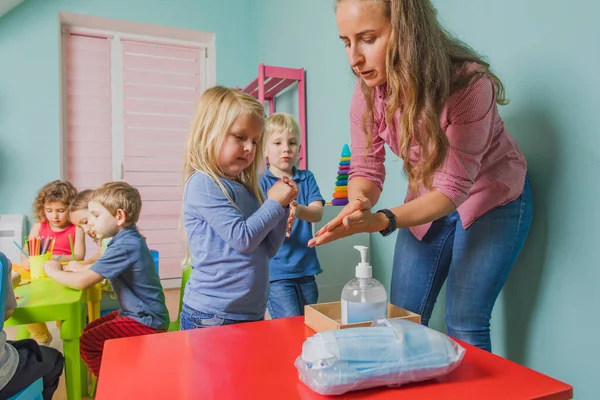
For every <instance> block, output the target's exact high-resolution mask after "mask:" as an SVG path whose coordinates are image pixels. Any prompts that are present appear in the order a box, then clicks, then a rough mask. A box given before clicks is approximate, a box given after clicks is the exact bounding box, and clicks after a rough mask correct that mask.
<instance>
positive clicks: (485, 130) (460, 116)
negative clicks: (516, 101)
mask: <svg viewBox="0 0 600 400" xmlns="http://www.w3.org/2000/svg"><path fill="white" fill-rule="evenodd" d="M385 105H386V90H385V85H382V86H378V87H376V88H375V104H374V124H373V130H372V144H371V147H370V148H369V149H368V150H367V151H366V153H365V146H366V137H365V134H364V132H363V130H362V116H363V114H364V112H365V111H366V102H365V100H364V98H363V95H362V92H361V90H360V83H357V85H356V88H355V90H354V96H353V98H352V104H351V107H350V136H351V140H352V146H351V148H352V159H351V164H350V165H351V168H350V176H349V179H353V178H356V177H364V178H367V179H369V180H370V181H371V182H373V183H374V184H375V185H377V186H378V187H379V189H382V188H383V182H384V180H385V167H384V164H383V163H384V161H385V147H384V144H385V143H387V144H388V146H389V147H390V149H391V150H392V151H393V152H394V153H395V154H396V155H399V154H398V135H397V134H395V132H393V131H392V130H391V129H390V128H388V126H387V124H386V122H385ZM395 124H396V126H400V111H398V112H397V114H396V116H395ZM440 124H441V127H442V131H444V132H445V134H446V136H447V137H448V142H449V145H450V147H449V149H448V155H447V157H446V160H445V162H444V164H443V165H442V166H441V167H440V168H439V169H438V171H436V172H435V174H434V176H433V188H434V190H437V191H439V192H441V193H443V194H445V195H446V196H447V197H448V198H449V199H450V200H451V201H452V203H453V204H454V205H455V206H456V208H457V210H458V213H459V214H460V219H461V221H462V224H463V227H464V228H465V229H466V228H468V227H469V226H470V225H471V224H472V223H473V222H475V220H476V219H477V218H479V217H481V216H482V215H483V214H485V213H486V212H488V211H490V210H492V209H494V208H496V207H499V206H502V205H504V204H506V203H508V202H510V201H512V200H515V199H516V198H517V197H519V196H520V195H521V192H522V191H523V185H524V183H525V175H526V173H527V162H526V160H525V157H524V156H523V154H522V153H521V151H520V150H519V148H518V146H517V144H516V142H515V140H514V139H513V138H512V137H511V136H510V134H509V133H508V131H507V130H506V128H505V127H504V122H503V121H502V119H501V118H500V115H499V114H498V107H497V106H496V95H495V91H494V85H493V83H492V81H491V80H490V79H489V78H488V77H487V76H483V77H481V78H480V79H477V80H476V81H474V82H473V83H471V84H470V85H469V86H468V87H466V88H464V89H462V90H459V91H456V92H455V93H453V94H452V96H451V97H450V99H449V100H448V102H447V104H446V106H445V107H444V109H443V110H442V114H441V118H440ZM419 153H420V152H419V146H418V145H416V146H413V148H412V149H411V152H410V158H411V163H414V162H416V161H417V160H419V157H420V155H419ZM365 154H366V155H365ZM427 192H429V190H428V189H427V188H425V187H423V186H422V187H421V190H420V194H424V193H427ZM417 197H419V194H418V193H416V192H415V191H412V190H410V188H409V189H408V192H407V194H406V197H405V200H404V201H405V202H408V201H411V200H413V199H415V198H417ZM430 226H431V222H429V223H426V224H423V225H419V226H413V227H411V228H410V230H411V232H412V233H413V234H414V235H415V237H416V238H418V239H419V240H421V239H423V237H424V236H425V234H426V233H427V231H428V230H429V227H430Z"/></svg>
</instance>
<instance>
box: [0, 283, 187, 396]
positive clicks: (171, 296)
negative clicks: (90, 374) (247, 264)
mask: <svg viewBox="0 0 600 400" xmlns="http://www.w3.org/2000/svg"><path fill="white" fill-rule="evenodd" d="M165 298H166V301H167V308H168V309H169V315H170V316H171V319H172V320H173V319H175V318H176V317H177V313H178V311H179V289H168V290H165ZM48 328H49V329H50V333H52V336H53V340H52V344H51V347H54V348H55V349H57V350H59V351H60V352H61V353H62V350H63V344H62V340H61V339H60V333H59V331H58V328H57V326H56V324H55V323H53V322H48ZM5 330H6V335H7V337H8V339H11V340H14V339H15V335H16V332H17V329H16V328H15V327H6V328H5ZM66 399H67V393H66V390H65V376H64V374H63V375H62V376H61V378H60V384H59V386H58V389H57V390H56V392H55V393H54V397H53V400H66Z"/></svg>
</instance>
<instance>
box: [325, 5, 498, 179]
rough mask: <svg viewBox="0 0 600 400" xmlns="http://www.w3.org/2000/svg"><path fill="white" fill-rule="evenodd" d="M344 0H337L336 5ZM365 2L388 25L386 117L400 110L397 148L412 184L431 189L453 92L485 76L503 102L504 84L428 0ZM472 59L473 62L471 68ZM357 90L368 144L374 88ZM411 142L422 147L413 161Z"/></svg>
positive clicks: (441, 159)
mask: <svg viewBox="0 0 600 400" xmlns="http://www.w3.org/2000/svg"><path fill="white" fill-rule="evenodd" d="M343 1H345V0H335V8H336V9H337V6H338V5H339V4H340V3H341V2H343ZM363 2H364V3H365V4H366V3H367V2H369V3H373V4H376V5H379V6H380V7H379V8H380V9H381V10H382V12H383V13H384V15H385V16H386V17H387V18H388V19H389V21H390V25H391V35H390V40H389V44H388V48H387V57H386V71H387V74H386V75H387V77H386V78H387V82H386V83H387V87H386V95H387V104H386V108H385V121H386V123H387V125H388V126H390V127H395V125H396V124H395V121H394V116H395V115H396V114H397V112H398V110H402V113H401V115H400V121H399V122H400V126H399V127H395V129H392V131H393V132H396V134H397V135H399V138H398V139H399V140H398V149H396V150H397V152H398V154H399V155H400V156H401V157H402V158H403V160H404V170H405V173H406V175H407V177H408V180H409V184H410V187H411V188H412V189H413V190H417V189H418V187H419V186H420V184H423V185H424V186H425V187H427V188H430V189H431V187H432V182H433V175H434V173H435V172H436V171H437V170H438V169H439V168H440V167H441V166H442V164H443V163H444V161H445V159H446V155H447V154H448V148H449V144H448V139H447V137H446V135H445V133H444V132H442V130H441V126H440V117H441V114H442V111H443V108H444V106H445V105H446V102H447V101H448V99H449V98H450V96H451V95H452V93H454V92H456V91H458V90H461V89H464V88H465V87H467V86H469V85H470V84H472V83H473V82H474V81H475V80H477V79H479V78H481V77H484V76H487V77H488V78H489V79H490V80H491V81H492V83H493V85H494V90H495V95H496V103H497V104H499V105H505V104H508V100H507V99H506V97H505V91H504V86H503V84H502V82H501V81H500V79H499V78H498V77H497V76H496V75H495V74H494V73H493V72H492V71H491V69H490V64H489V63H487V62H486V61H485V60H484V59H483V57H482V56H480V55H479V54H477V52H475V50H473V49H472V48H471V47H469V46H468V45H467V44H465V43H463V42H462V41H460V40H459V39H457V38H456V37H454V36H453V35H452V34H450V33H449V32H448V31H447V30H445V29H444V28H443V27H442V25H441V24H440V23H439V21H438V19H437V11H436V10H435V8H434V6H433V4H432V3H431V1H430V0H363ZM472 63H474V64H476V65H477V68H469V64H472ZM361 91H362V93H363V96H364V98H365V101H366V104H367V110H366V112H365V114H364V116H363V121H362V128H363V131H364V133H365V136H366V139H367V149H368V148H369V147H370V146H371V144H372V140H373V138H372V136H371V129H370V128H371V127H372V126H373V123H374V110H373V108H374V100H375V88H372V87H368V86H367V85H366V84H365V83H364V81H361ZM413 144H418V145H419V147H420V149H421V159H420V161H419V162H418V163H417V164H416V165H412V164H411V163H410V147H411V145H413Z"/></svg>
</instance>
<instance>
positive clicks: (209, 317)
mask: <svg viewBox="0 0 600 400" xmlns="http://www.w3.org/2000/svg"><path fill="white" fill-rule="evenodd" d="M242 322H252V321H238V320H234V319H227V318H221V317H218V316H216V315H214V314H207V313H204V312H202V311H197V310H194V309H193V308H192V307H189V306H186V305H185V304H183V306H182V307H181V313H180V314H179V329H181V330H182V331H186V330H189V329H196V328H211V327H214V326H222V325H233V324H241V323H242Z"/></svg>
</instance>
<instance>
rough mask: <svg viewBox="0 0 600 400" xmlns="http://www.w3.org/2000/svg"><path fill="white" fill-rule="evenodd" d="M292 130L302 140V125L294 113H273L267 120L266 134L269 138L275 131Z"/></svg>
mask: <svg viewBox="0 0 600 400" xmlns="http://www.w3.org/2000/svg"><path fill="white" fill-rule="evenodd" d="M285 131H287V132H291V133H292V135H294V136H295V137H296V139H298V140H300V126H299V125H298V122H297V121H296V118H294V116H293V115H290V114H286V113H273V114H271V115H270V116H269V117H268V118H267V119H266V120H265V136H266V137H267V138H268V137H269V136H271V134H273V133H275V132H285Z"/></svg>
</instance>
